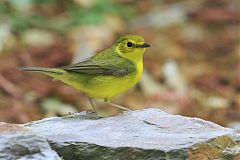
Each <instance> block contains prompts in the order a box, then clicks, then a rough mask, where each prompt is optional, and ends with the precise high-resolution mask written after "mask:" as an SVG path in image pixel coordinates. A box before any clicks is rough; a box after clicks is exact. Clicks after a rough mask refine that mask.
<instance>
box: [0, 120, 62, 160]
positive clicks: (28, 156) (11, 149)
mask: <svg viewBox="0 0 240 160" xmlns="http://www.w3.org/2000/svg"><path fill="white" fill-rule="evenodd" d="M16 159H19V160H60V157H59V156H58V155H57V153H56V152H55V151H53V150H52V149H51V147H50V145H49V144H48V142H47V140H46V139H45V138H43V137H41V136H38V135H36V134H34V133H32V132H31V131H30V130H29V129H26V128H23V127H22V126H20V125H16V124H7V123H0V160H16Z"/></svg>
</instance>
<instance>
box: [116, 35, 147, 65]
mask: <svg viewBox="0 0 240 160" xmlns="http://www.w3.org/2000/svg"><path fill="white" fill-rule="evenodd" d="M148 47H150V45H149V44H147V43H145V42H144V39H143V38H142V37H141V36H138V35H125V36H123V37H120V38H119V39H118V40H117V42H116V43H115V45H114V49H115V51H116V52H117V53H118V55H119V56H121V57H124V58H126V59H129V60H131V61H133V62H138V61H140V60H141V59H142V57H143V54H144V52H145V49H146V48H148Z"/></svg>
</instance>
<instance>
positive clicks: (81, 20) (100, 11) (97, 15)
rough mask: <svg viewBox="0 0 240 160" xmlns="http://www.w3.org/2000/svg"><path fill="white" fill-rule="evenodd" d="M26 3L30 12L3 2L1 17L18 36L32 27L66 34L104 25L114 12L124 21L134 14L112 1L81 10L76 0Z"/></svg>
mask: <svg viewBox="0 0 240 160" xmlns="http://www.w3.org/2000/svg"><path fill="white" fill-rule="evenodd" d="M17 3H21V2H17ZM26 3H29V4H27V5H29V6H31V9H30V10H29V11H23V10H19V7H21V6H19V5H18V7H17V8H16V3H15V2H14V1H9V2H7V1H0V14H1V16H0V18H1V19H7V20H8V21H9V20H10V22H11V27H12V30H13V31H14V32H16V33H22V32H24V31H26V30H27V29H28V28H30V27H36V28H43V29H48V30H53V31H57V32H64V31H66V30H67V29H69V28H71V27H74V26H77V25H87V24H99V23H104V17H105V15H106V14H111V13H113V14H117V15H119V16H120V17H123V18H129V17H131V16H132V15H133V10H132V8H130V7H128V6H124V5H122V4H119V3H114V2H113V1H111V0H96V1H95V2H94V4H93V5H92V6H91V7H90V8H87V7H82V6H80V5H78V4H76V3H75V2H74V1H73V0H69V1H64V0H26V1H24V3H22V5H26ZM44 7H45V8H48V9H50V10H52V12H53V13H54V14H53V15H51V16H49V15H47V14H45V12H44V9H42V10H41V8H44ZM36 8H37V10H36V11H35V9H36ZM39 8H40V9H39ZM56 10H57V11H56Z"/></svg>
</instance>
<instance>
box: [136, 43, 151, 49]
mask: <svg viewBox="0 0 240 160" xmlns="http://www.w3.org/2000/svg"><path fill="white" fill-rule="evenodd" d="M148 47H151V46H150V45H149V44H147V43H143V44H140V45H136V48H148Z"/></svg>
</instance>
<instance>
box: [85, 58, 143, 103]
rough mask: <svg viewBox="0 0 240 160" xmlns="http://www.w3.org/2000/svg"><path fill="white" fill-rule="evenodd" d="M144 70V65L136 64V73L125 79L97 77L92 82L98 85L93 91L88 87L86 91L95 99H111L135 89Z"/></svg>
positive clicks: (92, 88) (93, 87) (94, 86)
mask: <svg viewBox="0 0 240 160" xmlns="http://www.w3.org/2000/svg"><path fill="white" fill-rule="evenodd" d="M142 70H143V63H142V62H139V63H137V64H136V71H135V72H133V73H131V74H129V75H126V76H123V77H114V76H97V77H95V78H94V79H93V80H92V82H93V81H94V83H95V84H96V85H92V87H91V89H90V88H89V87H87V88H85V89H84V90H85V91H86V92H87V93H88V94H89V95H90V96H91V97H93V98H105V99H111V98H112V97H114V96H116V95H118V94H120V93H122V92H124V91H127V90H128V89H130V88H131V87H133V86H134V85H135V84H136V83H137V82H138V81H139V80H140V78H141V75H142Z"/></svg>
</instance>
